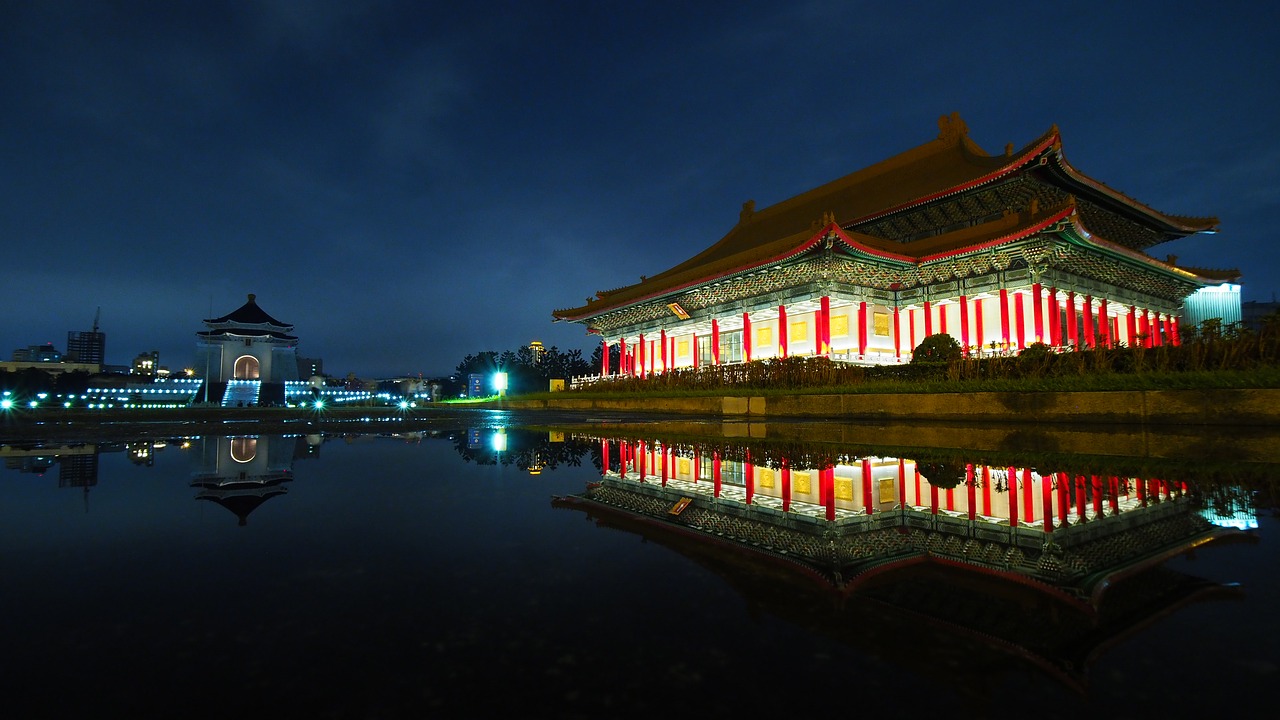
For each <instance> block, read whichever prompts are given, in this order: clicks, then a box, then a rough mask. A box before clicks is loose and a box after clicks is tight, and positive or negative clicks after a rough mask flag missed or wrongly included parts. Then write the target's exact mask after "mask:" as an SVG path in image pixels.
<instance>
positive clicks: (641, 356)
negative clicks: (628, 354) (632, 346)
mask: <svg viewBox="0 0 1280 720" xmlns="http://www.w3.org/2000/svg"><path fill="white" fill-rule="evenodd" d="M644 351H645V345H644V334H643V333H641V335H640V343H639V345H637V346H636V352H638V353H639V357H638V358H636V360H637V361H638V363H637V365H636V370H637V371H638V373H637V374H638V375H639V376H640V377H644V371H645V367H644Z"/></svg>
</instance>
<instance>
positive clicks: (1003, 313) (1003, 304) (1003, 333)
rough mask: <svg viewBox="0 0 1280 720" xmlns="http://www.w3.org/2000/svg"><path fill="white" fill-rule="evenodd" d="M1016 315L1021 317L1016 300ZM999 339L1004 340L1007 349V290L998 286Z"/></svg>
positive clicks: (1020, 305) (1019, 305) (1019, 304)
mask: <svg viewBox="0 0 1280 720" xmlns="http://www.w3.org/2000/svg"><path fill="white" fill-rule="evenodd" d="M1021 297H1022V296H1021V295H1019V296H1018V298H1021ZM1015 302H1016V301H1015ZM1018 317H1019V318H1021V317H1022V303H1021V302H1018ZM1019 330H1021V328H1019ZM1019 334H1021V333H1019ZM1000 339H1001V340H1002V341H1003V342H1004V347H1005V349H1006V350H1007V349H1008V348H1009V291H1008V290H1006V289H1004V288H1000Z"/></svg>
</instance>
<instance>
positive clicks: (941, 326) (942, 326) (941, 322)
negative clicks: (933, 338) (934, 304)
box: [938, 305, 947, 335]
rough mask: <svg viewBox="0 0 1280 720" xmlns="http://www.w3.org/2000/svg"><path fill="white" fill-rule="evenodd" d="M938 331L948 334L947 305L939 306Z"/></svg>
mask: <svg viewBox="0 0 1280 720" xmlns="http://www.w3.org/2000/svg"><path fill="white" fill-rule="evenodd" d="M938 332H940V333H942V334H943V335H946V334H947V306H946V305H939V306H938Z"/></svg>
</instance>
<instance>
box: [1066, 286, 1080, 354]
mask: <svg viewBox="0 0 1280 720" xmlns="http://www.w3.org/2000/svg"><path fill="white" fill-rule="evenodd" d="M1078 325H1079V323H1077V322H1076V293H1075V291H1074V290H1068V291H1067V343H1068V344H1070V345H1071V347H1076V346H1077V345H1079V344H1080V335H1079V329H1078Z"/></svg>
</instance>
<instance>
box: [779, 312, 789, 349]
mask: <svg viewBox="0 0 1280 720" xmlns="http://www.w3.org/2000/svg"><path fill="white" fill-rule="evenodd" d="M786 356H787V306H786V305H779V306H778V357H786Z"/></svg>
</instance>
